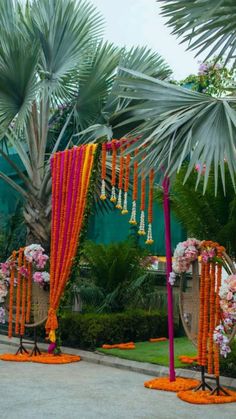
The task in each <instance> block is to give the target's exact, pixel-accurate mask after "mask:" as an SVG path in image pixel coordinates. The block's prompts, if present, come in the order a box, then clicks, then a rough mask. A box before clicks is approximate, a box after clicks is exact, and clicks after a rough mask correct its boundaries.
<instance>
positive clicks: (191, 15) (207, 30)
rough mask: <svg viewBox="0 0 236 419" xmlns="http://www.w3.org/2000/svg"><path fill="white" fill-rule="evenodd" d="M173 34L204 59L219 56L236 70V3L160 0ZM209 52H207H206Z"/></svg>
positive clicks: (230, 1)
mask: <svg viewBox="0 0 236 419" xmlns="http://www.w3.org/2000/svg"><path fill="white" fill-rule="evenodd" d="M158 2H159V3H161V8H162V14H163V16H165V17H167V18H168V22H167V24H168V25H169V26H170V27H171V28H173V32H172V33H173V34H175V35H178V36H181V37H183V41H182V42H188V49H193V50H196V49H197V55H198V54H200V53H202V52H203V53H204V54H205V57H206V58H205V59H206V60H207V59H208V58H209V57H212V56H213V55H216V59H219V58H221V57H223V58H224V62H225V64H227V63H228V62H229V61H232V65H233V66H234V67H236V59H235V55H236V54H235V53H236V2H235V0H158ZM206 50H207V51H206Z"/></svg>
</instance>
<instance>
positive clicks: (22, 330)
mask: <svg viewBox="0 0 236 419" xmlns="http://www.w3.org/2000/svg"><path fill="white" fill-rule="evenodd" d="M26 265H27V262H26V258H25V256H24V265H23V266H24V268H26ZM26 290H27V282H26V277H25V276H23V278H22V301H21V320H20V335H21V336H23V335H24V333H25V308H26V295H27V294H26Z"/></svg>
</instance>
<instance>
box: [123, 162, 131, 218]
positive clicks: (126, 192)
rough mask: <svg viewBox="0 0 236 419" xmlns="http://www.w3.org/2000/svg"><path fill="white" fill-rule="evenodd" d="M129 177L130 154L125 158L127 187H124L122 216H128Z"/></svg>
mask: <svg viewBox="0 0 236 419" xmlns="http://www.w3.org/2000/svg"><path fill="white" fill-rule="evenodd" d="M129 175H130V154H128V155H127V156H126V158H125V185H124V203H123V209H122V211H121V214H123V215H124V214H128V207H127V205H128V190H129Z"/></svg>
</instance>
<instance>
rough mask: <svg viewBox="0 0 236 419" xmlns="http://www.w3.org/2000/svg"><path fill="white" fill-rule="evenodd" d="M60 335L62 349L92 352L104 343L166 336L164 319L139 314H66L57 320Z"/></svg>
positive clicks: (135, 312) (132, 312)
mask: <svg viewBox="0 0 236 419" xmlns="http://www.w3.org/2000/svg"><path fill="white" fill-rule="evenodd" d="M60 333H61V339H62V342H63V345H65V346H66V345H68V346H73V347H78V348H86V349H95V348H96V347H99V346H101V345H102V344H104V343H110V344H113V343H118V342H128V341H136V342H137V341H145V340H148V339H149V338H150V337H162V336H167V316H166V315H165V314H164V315H162V314H160V313H159V312H152V313H149V312H145V311H142V310H135V311H130V312H124V313H117V314H94V313H91V314H78V313H65V314H64V315H63V316H62V318H61V319H60Z"/></svg>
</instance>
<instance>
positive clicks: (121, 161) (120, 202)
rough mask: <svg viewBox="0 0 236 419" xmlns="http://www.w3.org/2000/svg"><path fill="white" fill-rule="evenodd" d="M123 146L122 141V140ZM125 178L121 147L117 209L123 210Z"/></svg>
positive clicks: (121, 149) (121, 148)
mask: <svg viewBox="0 0 236 419" xmlns="http://www.w3.org/2000/svg"><path fill="white" fill-rule="evenodd" d="M121 144H122V140H121ZM123 177H124V156H123V147H122V145H121V147H120V172H119V183H118V189H119V192H118V200H117V204H116V208H118V209H120V210H122V188H123Z"/></svg>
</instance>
